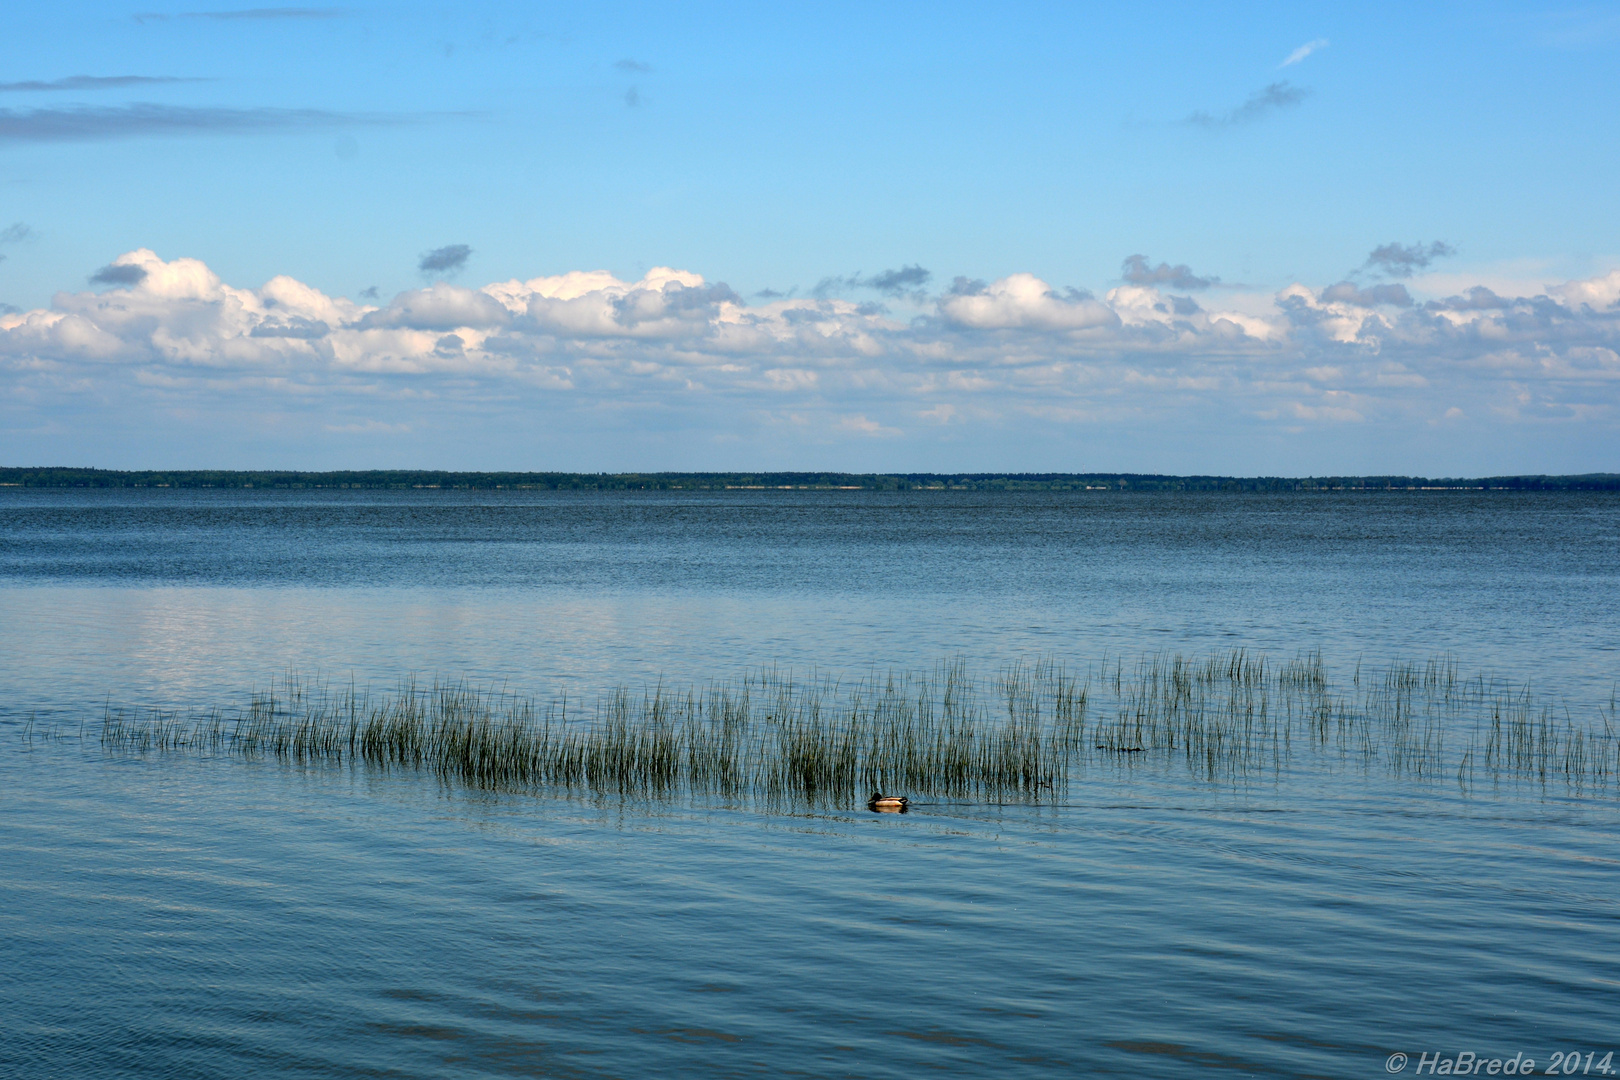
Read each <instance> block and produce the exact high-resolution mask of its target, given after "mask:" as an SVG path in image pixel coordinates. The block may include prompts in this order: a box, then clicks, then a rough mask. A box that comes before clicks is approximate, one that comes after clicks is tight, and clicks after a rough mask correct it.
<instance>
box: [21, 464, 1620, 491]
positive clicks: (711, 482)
mask: <svg viewBox="0 0 1620 1080" xmlns="http://www.w3.org/2000/svg"><path fill="white" fill-rule="evenodd" d="M0 486H3V487H30V488H161V487H172V488H282V489H311V488H315V489H319V488H361V489H397V490H408V489H414V488H452V489H472V490H488V489H498V488H510V489H516V490H538V491H726V490H748V489H786V490H815V489H821V490H840V489H842V490H858V491H1095V490H1106V491H1446V490H1473V491H1477V490H1486V491H1620V473H1585V474H1582V475H1579V476H1487V477H1479V478H1475V479H1460V478H1452V477H1447V478H1431V477H1424V476H1310V477H1286V476H1160V475H1157V474H1154V473H832V472H761V473H720V472H713V473H711V472H667V473H565V472H441V471H435V470H428V469H370V470H355V471H338V472H292V471H281V470H248V471H234V470H226V469H184V470H180V469H175V470H138V471H133V472H122V471H118V470H113V469H68V468H33V469H21V468H0Z"/></svg>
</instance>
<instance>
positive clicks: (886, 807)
mask: <svg viewBox="0 0 1620 1080" xmlns="http://www.w3.org/2000/svg"><path fill="white" fill-rule="evenodd" d="M910 806H911V800H910V799H908V798H906V797H905V796H904V795H885V794H883V793H882V792H881V791H874V792H872V797H871V798H870V799H867V800H866V808H867V809H868V810H870V811H872V813H874V814H903V813H905V812H906V809H907V808H908V807H910Z"/></svg>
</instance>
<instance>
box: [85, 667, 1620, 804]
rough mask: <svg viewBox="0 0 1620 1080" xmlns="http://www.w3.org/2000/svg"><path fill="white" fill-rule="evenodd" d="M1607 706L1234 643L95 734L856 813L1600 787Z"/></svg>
mask: <svg viewBox="0 0 1620 1080" xmlns="http://www.w3.org/2000/svg"><path fill="white" fill-rule="evenodd" d="M1614 712H1615V702H1614V701H1612V700H1611V702H1610V703H1609V706H1608V708H1607V709H1606V710H1605V709H1602V708H1601V707H1600V708H1599V709H1598V710H1597V718H1596V721H1593V722H1588V723H1586V724H1584V725H1583V724H1578V723H1577V722H1576V721H1575V720H1574V718H1573V717H1572V716H1571V715H1570V714H1569V713H1568V711H1567V710H1565V712H1564V714H1563V716H1562V717H1561V718H1557V717H1555V716H1554V712H1553V709H1552V707H1551V706H1550V705H1549V704H1547V703H1545V702H1541V701H1539V700H1537V699H1535V698H1534V697H1533V696H1532V695H1531V693H1530V691H1529V689H1528V687H1524V686H1517V685H1511V684H1505V683H1502V682H1500V681H1497V680H1492V679H1488V678H1486V677H1483V676H1480V677H1475V678H1473V679H1469V680H1464V679H1461V678H1459V675H1458V672H1457V667H1456V664H1455V663H1454V662H1452V661H1450V660H1447V659H1436V660H1431V661H1429V662H1427V663H1426V664H1424V665H1421V666H1420V665H1417V664H1412V663H1396V664H1391V665H1389V666H1387V667H1385V668H1382V669H1378V670H1367V671H1364V670H1363V669H1362V667H1361V665H1359V664H1358V665H1357V667H1356V669H1355V672H1354V675H1353V677H1352V679H1351V682H1350V685H1349V686H1347V687H1340V686H1338V685H1336V684H1335V683H1334V682H1333V680H1332V679H1330V678H1329V675H1328V672H1327V669H1326V667H1325V665H1324V663H1323V660H1322V656H1321V654H1320V653H1318V652H1311V653H1305V654H1302V655H1299V656H1296V657H1294V658H1292V659H1290V660H1288V661H1285V662H1282V663H1273V662H1272V661H1271V660H1269V659H1268V658H1267V657H1266V656H1264V655H1262V654H1258V653H1253V652H1250V651H1248V650H1244V649H1236V650H1230V651H1225V652H1220V653H1215V654H1211V655H1208V656H1204V657H1185V656H1181V655H1172V654H1151V655H1147V656H1143V657H1141V658H1139V659H1138V660H1137V661H1135V662H1134V663H1133V664H1132V665H1130V666H1129V667H1127V666H1126V664H1125V662H1124V661H1123V659H1121V658H1114V659H1112V660H1108V659H1105V660H1104V661H1102V662H1101V663H1099V664H1094V665H1092V666H1090V667H1088V668H1086V669H1083V670H1081V671H1078V672H1076V671H1071V670H1069V669H1067V668H1065V667H1064V666H1063V665H1062V664H1060V663H1058V662H1056V661H1055V660H1052V659H1042V660H1039V661H1036V662H1034V663H1029V664H1015V665H1012V666H1009V667H1006V668H1003V669H1002V670H1001V671H1000V672H998V673H997V675H996V676H995V677H994V678H993V679H990V680H987V681H982V682H981V681H979V680H977V679H975V678H974V676H973V675H972V674H971V673H970V671H969V670H968V668H967V665H966V664H965V663H963V662H961V661H956V662H952V663H944V664H940V665H938V666H936V667H935V668H934V669H932V670H930V671H926V672H921V673H915V672H891V673H885V674H881V675H878V674H874V675H871V676H868V677H867V678H864V679H860V680H857V681H855V682H853V683H850V684H848V685H844V684H841V683H840V682H838V681H837V680H834V679H831V678H828V677H824V676H817V675H812V676H810V677H808V678H795V677H794V676H793V675H792V674H791V673H787V672H782V671H779V670H776V669H765V670H761V671H756V672H750V673H748V674H745V675H743V676H741V677H739V678H736V679H732V680H728V681H723V682H715V683H711V684H708V685H706V686H702V687H686V688H679V689H677V688H670V687H666V686H665V685H663V684H662V683H660V684H657V685H655V686H652V687H648V688H646V689H644V690H643V691H641V692H632V691H631V690H630V689H629V688H626V687H619V688H617V689H614V690H612V691H609V692H607V693H605V694H603V695H601V696H600V697H599V698H597V699H596V700H595V701H594V702H592V703H591V704H590V705H589V707H588V708H585V709H581V708H580V707H579V705H578V704H577V703H575V702H570V701H568V700H566V699H559V700H556V701H552V702H549V703H545V704H543V705H542V704H540V703H537V702H536V701H535V700H533V699H531V698H527V697H521V696H516V695H511V694H507V693H504V692H495V691H490V690H484V689H479V688H476V687H473V686H471V685H469V684H467V683H465V682H433V683H431V684H418V683H416V682H414V681H407V682H405V683H403V684H401V685H400V686H399V687H398V688H397V689H395V690H393V691H391V692H383V693H370V692H367V691H363V690H358V689H356V688H355V687H354V686H352V685H351V686H348V687H346V688H342V687H340V688H337V689H333V688H331V687H329V686H327V685H326V684H323V683H320V682H318V681H314V680H304V679H299V678H297V677H288V678H285V679H283V680H280V681H278V682H275V683H273V684H272V685H271V686H270V687H269V688H267V689H265V690H263V691H260V692H257V693H254V694H252V695H251V696H250V697H249V698H248V700H247V702H246V704H245V705H244V706H242V707H240V708H239V709H237V710H235V711H234V712H226V711H223V710H220V709H213V710H210V711H208V712H204V713H198V714H194V715H191V716H187V717H182V716H180V715H178V714H175V713H171V712H149V713H144V714H128V715H126V714H124V713H122V712H116V713H115V712H112V711H111V710H109V711H108V713H107V714H106V716H105V717H104V720H103V723H102V725H101V742H102V744H103V745H104V746H106V747H108V748H109V749H119V750H129V751H139V752H147V751H174V750H182V749H196V750H206V751H212V752H221V753H225V752H228V753H237V754H245V755H253V756H267V757H274V758H278V759H282V760H286V761H290V762H297V763H305V764H314V763H330V764H336V765H344V764H347V765H354V766H364V767H371V768H378V769H405V770H412V771H423V772H429V773H433V774H435V775H437V776H439V777H441V778H443V779H445V780H447V781H452V782H455V783H459V784H465V785H468V786H472V787H477V788H486V789H500V790H509V789H535V788H560V789H566V790H573V791H588V792H592V793H597V794H617V795H623V796H647V797H661V796H669V795H673V794H677V793H681V792H689V793H712V794H717V795H722V796H727V797H738V798H740V797H761V798H764V799H767V800H794V801H799V802H808V803H812V804H815V803H829V804H837V805H845V806H853V805H859V804H860V803H862V802H863V801H864V800H865V799H866V797H867V796H868V795H869V794H870V793H871V792H873V791H903V792H906V793H908V794H910V795H911V796H913V797H914V798H915V797H923V798H928V797H949V798H971V799H983V800H994V801H1010V800H1019V801H1032V802H1038V801H1047V800H1052V799H1057V798H1061V797H1063V795H1064V794H1065V793H1066V791H1067V789H1068V787H1069V785H1070V784H1072V783H1073V782H1075V780H1076V779H1077V778H1078V777H1079V776H1081V775H1082V774H1083V773H1084V772H1085V770H1086V769H1087V768H1088V767H1116V768H1121V769H1133V768H1139V767H1145V766H1150V765H1151V766H1152V767H1157V768H1163V767H1164V766H1166V765H1167V764H1175V763H1178V762H1179V763H1180V764H1181V766H1183V767H1184V768H1185V769H1186V770H1188V771H1189V772H1190V773H1191V774H1192V775H1194V776H1196V777H1199V778H1201V779H1204V780H1208V781H1241V780H1243V779H1245V778H1250V777H1255V776H1257V775H1261V774H1264V773H1266V772H1268V771H1269V772H1271V773H1277V772H1278V771H1280V770H1282V769H1283V768H1285V767H1289V766H1292V765H1295V764H1303V763H1306V762H1307V761H1308V762H1310V763H1314V764H1316V765H1318V766H1327V767H1343V766H1349V767H1353V768H1361V769H1366V770H1372V769H1382V770H1385V771H1387V772H1388V773H1389V774H1391V775H1395V776H1402V777H1413V778H1433V777H1439V776H1442V775H1446V774H1447V773H1449V771H1450V770H1451V769H1452V768H1453V767H1455V770H1456V777H1457V781H1458V783H1459V784H1461V785H1462V786H1463V788H1464V789H1465V790H1472V788H1473V786H1474V785H1475V784H1477V783H1479V782H1481V781H1482V780H1489V781H1492V782H1497V783H1500V782H1529V783H1535V784H1540V785H1542V786H1543V787H1545V786H1546V785H1548V784H1551V783H1562V784H1564V785H1566V786H1567V787H1568V788H1570V789H1573V790H1574V791H1575V792H1577V793H1586V792H1597V791H1602V790H1606V789H1608V788H1609V787H1610V786H1611V785H1615V784H1616V778H1617V776H1620V747H1617V745H1616V739H1615V731H1614V720H1613V718H1614Z"/></svg>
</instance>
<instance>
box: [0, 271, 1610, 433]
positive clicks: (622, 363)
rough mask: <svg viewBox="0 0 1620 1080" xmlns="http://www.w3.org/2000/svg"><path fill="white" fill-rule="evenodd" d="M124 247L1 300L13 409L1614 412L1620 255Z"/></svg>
mask: <svg viewBox="0 0 1620 1080" xmlns="http://www.w3.org/2000/svg"><path fill="white" fill-rule="evenodd" d="M123 267H132V268H135V269H134V270H122V269H115V272H114V273H112V274H110V275H105V276H103V278H102V280H104V281H109V282H115V283H118V282H121V283H122V284H120V285H118V286H117V287H112V288H107V289H105V290H102V291H100V292H78V293H62V294H59V295H58V296H57V297H56V298H55V300H54V301H53V303H52V306H51V307H50V308H49V309H41V310H34V311H25V312H13V313H10V314H6V315H3V316H0V407H3V408H5V409H7V410H9V412H8V413H7V415H9V416H11V417H12V418H13V421H12V422H11V430H13V431H21V430H25V429H27V430H33V429H37V428H38V426H39V424H40V423H43V422H45V421H46V420H50V419H52V417H54V416H55V415H57V414H56V413H55V412H53V410H59V411H60V413H61V415H70V414H73V415H77V413H76V412H75V410H80V409H81V406H82V404H83V403H84V402H85V401H87V400H90V399H92V398H95V399H99V400H103V401H108V402H118V403H119V405H120V407H133V406H135V405H138V404H139V403H140V402H143V401H144V402H148V403H149V404H151V405H152V407H153V408H154V409H157V408H159V406H160V405H161V409H162V410H166V412H165V413H164V415H174V414H175V412H176V410H182V409H184V410H191V412H192V413H193V414H199V415H202V414H209V413H211V412H212V413H219V414H221V415H224V414H226V413H232V411H233V410H235V414H241V415H253V416H257V415H261V414H268V413H269V412H272V411H274V410H276V409H294V408H296V409H299V410H303V411H304V412H306V413H308V414H309V415H310V416H311V418H312V419H313V421H314V426H313V427H312V429H311V430H317V431H325V432H332V433H349V434H362V433H364V434H372V435H377V436H390V435H403V434H407V433H414V434H411V437H412V438H421V435H420V432H423V431H427V430H434V431H443V430H446V428H447V426H449V427H456V426H458V425H459V428H460V429H461V430H477V428H478V425H479V424H480V423H481V421H480V420H479V419H477V418H478V417H480V416H484V415H487V414H488V413H489V411H490V410H506V411H507V412H509V413H512V414H513V415H518V414H525V415H541V414H544V415H550V416H560V415H567V416H569V417H570V422H571V423H574V424H576V426H582V427H583V428H586V429H588V428H589V426H590V424H591V423H596V422H598V421H593V420H591V419H590V417H598V418H600V417H606V416H620V417H623V416H629V415H635V416H639V417H643V418H654V419H656V422H657V423H659V424H662V425H664V427H665V428H668V429H670V430H684V431H691V432H700V433H707V434H710V435H712V436H713V437H714V438H717V439H718V438H722V437H726V438H735V437H736V435H737V432H738V431H740V430H742V429H743V428H745V427H747V426H748V425H755V426H756V427H757V426H758V425H769V424H771V423H775V422H774V421H769V420H767V419H766V418H767V417H771V416H776V417H780V416H792V417H795V418H797V419H796V420H795V423H794V424H793V425H790V427H792V428H793V429H794V430H801V429H802V430H813V431H817V432H820V435H819V436H818V437H824V438H826V439H829V440H838V439H849V438H856V437H871V436H883V437H886V438H900V437H922V436H921V434H920V433H924V432H934V433H936V434H937V435H939V436H940V437H953V438H954V437H958V436H959V435H961V434H962V433H971V432H973V431H985V430H991V429H996V430H1012V431H1021V430H1031V429H1029V425H1031V424H1035V425H1045V427H1043V428H1042V430H1047V429H1051V430H1058V429H1061V428H1063V427H1064V426H1065V425H1069V426H1074V425H1088V424H1098V423H1110V422H1117V423H1126V422H1129V423H1132V424H1136V425H1138V426H1139V427H1140V426H1141V425H1151V424H1152V423H1154V422H1158V421H1162V422H1164V423H1167V424H1170V425H1172V427H1173V428H1174V427H1180V426H1185V425H1188V424H1199V425H1206V426H1207V425H1215V426H1217V427H1221V426H1223V425H1224V426H1226V427H1233V426H1234V425H1236V426H1241V425H1261V426H1264V425H1266V424H1290V425H1296V426H1297V425H1300V424H1304V425H1307V427H1309V426H1310V425H1321V426H1336V425H1344V424H1346V423H1354V424H1366V423H1380V422H1382V423H1390V424H1403V423H1408V422H1417V420H1418V419H1419V418H1421V420H1422V422H1424V423H1428V422H1429V421H1430V420H1432V419H1435V418H1439V417H1441V416H1450V417H1453V418H1457V417H1479V418H1485V417H1497V418H1498V419H1497V420H1496V421H1494V422H1496V423H1535V424H1548V423H1566V424H1593V423H1596V424H1601V425H1606V427H1605V430H1609V429H1612V428H1614V427H1615V426H1617V425H1620V272H1614V273H1609V274H1606V275H1603V276H1600V277H1595V278H1591V279H1587V280H1584V281H1570V282H1564V283H1561V284H1557V285H1553V286H1549V287H1546V288H1545V289H1542V290H1540V291H1538V292H1536V293H1534V294H1529V295H1525V294H1519V295H1506V294H1503V293H1501V292H1498V291H1495V290H1493V289H1491V288H1487V287H1485V286H1483V285H1475V286H1467V287H1464V288H1459V290H1458V291H1457V292H1455V293H1452V294H1450V295H1447V296H1444V297H1441V298H1438V299H1433V300H1425V299H1424V296H1425V294H1424V293H1422V292H1419V293H1417V294H1416V295H1415V296H1414V295H1411V294H1408V293H1407V292H1406V291H1405V290H1400V291H1399V293H1397V291H1396V289H1397V287H1382V288H1384V291H1383V292H1379V291H1378V290H1377V289H1372V288H1360V287H1355V286H1350V285H1346V284H1344V283H1330V284H1327V285H1317V286H1315V287H1307V286H1306V285H1303V284H1295V285H1290V286H1289V287H1287V288H1285V289H1283V290H1281V291H1279V292H1277V293H1274V294H1257V293H1252V292H1251V293H1243V292H1241V291H1239V292H1233V293H1232V294H1230V295H1228V296H1225V297H1224V298H1223V300H1222V305H1223V307H1222V309H1221V310H1207V309H1205V308H1203V307H1201V306H1200V305H1198V304H1196V303H1192V302H1190V301H1189V300H1188V299H1187V298H1186V297H1180V298H1178V297H1176V296H1172V295H1170V294H1169V293H1168V292H1161V291H1160V290H1159V289H1158V288H1154V287H1149V286H1143V285H1123V286H1120V287H1117V288H1115V289H1113V290H1111V291H1109V292H1108V293H1107V294H1106V295H1105V296H1104V297H1102V298H1101V299H1098V298H1096V297H1093V296H1091V295H1089V294H1087V293H1084V292H1079V291H1076V290H1072V289H1059V288H1056V287H1054V286H1052V285H1051V284H1049V283H1048V282H1046V281H1043V280H1041V279H1040V278H1038V277H1036V276H1034V275H1032V274H1027V273H1017V274H1011V275H1008V276H1006V277H1004V278H1001V279H999V280H996V281H992V282H988V283H982V282H970V281H966V280H964V279H959V280H958V281H957V283H956V284H955V285H953V286H952V287H951V289H950V290H949V291H947V292H944V293H942V294H940V295H938V296H937V297H935V298H933V300H932V301H929V304H928V306H927V307H926V308H925V311H924V313H923V314H922V315H920V316H918V317H917V318H914V319H912V320H910V321H900V320H898V319H895V318H893V317H891V316H889V315H888V314H885V313H884V312H882V311H881V309H876V308H871V307H865V306H860V305H857V304H854V303H852V302H850V301H846V300H838V299H826V300H818V299H812V298H804V299H779V300H775V301H773V302H770V303H766V304H762V305H758V306H749V305H747V304H745V303H743V302H742V301H741V299H739V298H738V297H737V295H736V294H735V293H733V292H732V290H730V289H729V288H727V287H726V286H724V285H720V284H715V283H712V282H709V281H707V280H706V279H704V278H703V277H702V276H701V275H699V274H696V273H692V272H689V271H684V270H673V269H669V268H657V269H654V270H652V271H649V272H648V273H647V274H646V275H645V276H644V277H642V278H641V279H640V280H639V281H621V280H619V279H617V278H615V277H614V276H613V275H611V274H608V273H606V272H604V271H581V272H574V273H568V274H562V275H557V276H553V277H538V278H533V279H530V280H527V281H516V280H514V281H507V282H500V283H495V284H491V285H486V286H484V287H482V288H477V289H473V288H463V287H460V286H455V285H448V284H442V283H441V284H436V285H433V286H431V287H429V288H424V289H416V290H412V291H409V292H405V293H401V294H400V295H399V296H396V297H394V298H393V299H392V300H390V301H389V302H388V303H386V304H381V305H375V304H374V305H361V304H357V303H355V302H353V301H351V300H348V299H345V298H342V297H330V296H327V295H325V294H323V293H321V292H320V291H319V290H317V289H314V288H312V287H310V286H308V285H306V284H304V283H302V282H299V281H297V280H295V279H293V278H290V277H285V276H282V277H276V278H272V279H271V280H270V281H269V282H267V283H266V284H265V285H263V286H262V287H260V288H257V289H249V288H239V287H235V286H232V285H228V284H226V283H225V282H223V281H221V280H220V278H219V277H218V275H216V274H215V273H214V272H213V271H212V270H210V269H209V268H208V267H207V266H206V265H205V264H203V263H202V262H200V261H198V260H195V259H185V258H180V259H174V260H171V261H164V260H163V259H161V258H159V257H158V256H157V255H156V254H154V253H153V252H151V251H148V250H145V249H142V250H138V251H132V252H129V253H127V254H125V255H122V256H120V257H119V258H118V259H117V260H115V262H114V263H113V264H112V268H123ZM137 271H138V273H137ZM1416 287H1417V286H1416V285H1414V288H1416ZM445 410H450V411H451V412H454V413H455V417H454V418H452V419H445V415H446V413H445ZM457 410H459V411H457ZM627 410H628V411H627ZM514 411H515V412H514ZM600 422H602V423H606V422H607V421H600ZM615 422H623V423H629V421H615ZM641 422H642V423H651V422H653V420H652V419H643V421H641ZM1457 422H1459V423H1460V422H1462V421H1460V420H1459V421H1457ZM1469 422H1470V423H1474V422H1478V423H1483V422H1485V421H1484V420H1480V421H1469ZM1142 429H1143V430H1149V428H1147V427H1144V428H1142ZM1280 430H1285V431H1287V430H1293V428H1281V429H1280Z"/></svg>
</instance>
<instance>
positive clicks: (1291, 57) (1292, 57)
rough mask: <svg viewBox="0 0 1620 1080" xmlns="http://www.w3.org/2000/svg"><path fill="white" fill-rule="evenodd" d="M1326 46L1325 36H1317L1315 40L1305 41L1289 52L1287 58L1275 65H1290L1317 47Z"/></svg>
mask: <svg viewBox="0 0 1620 1080" xmlns="http://www.w3.org/2000/svg"><path fill="white" fill-rule="evenodd" d="M1327 47H1328V39H1327V38H1317V39H1316V40H1315V41H1307V42H1306V43H1305V44H1303V45H1301V46H1300V47H1299V48H1297V49H1295V50H1294V51H1293V52H1291V53H1289V54H1288V57H1287V59H1285V60H1284V61H1283V62H1282V63H1280V64H1278V65H1277V66H1278V67H1280V68H1285V67H1291V66H1293V65H1294V64H1297V63H1299V62H1300V61H1301V60H1303V59H1305V58H1306V57H1307V56H1309V55H1311V53H1313V52H1316V51H1317V50H1318V49H1325V48H1327Z"/></svg>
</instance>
